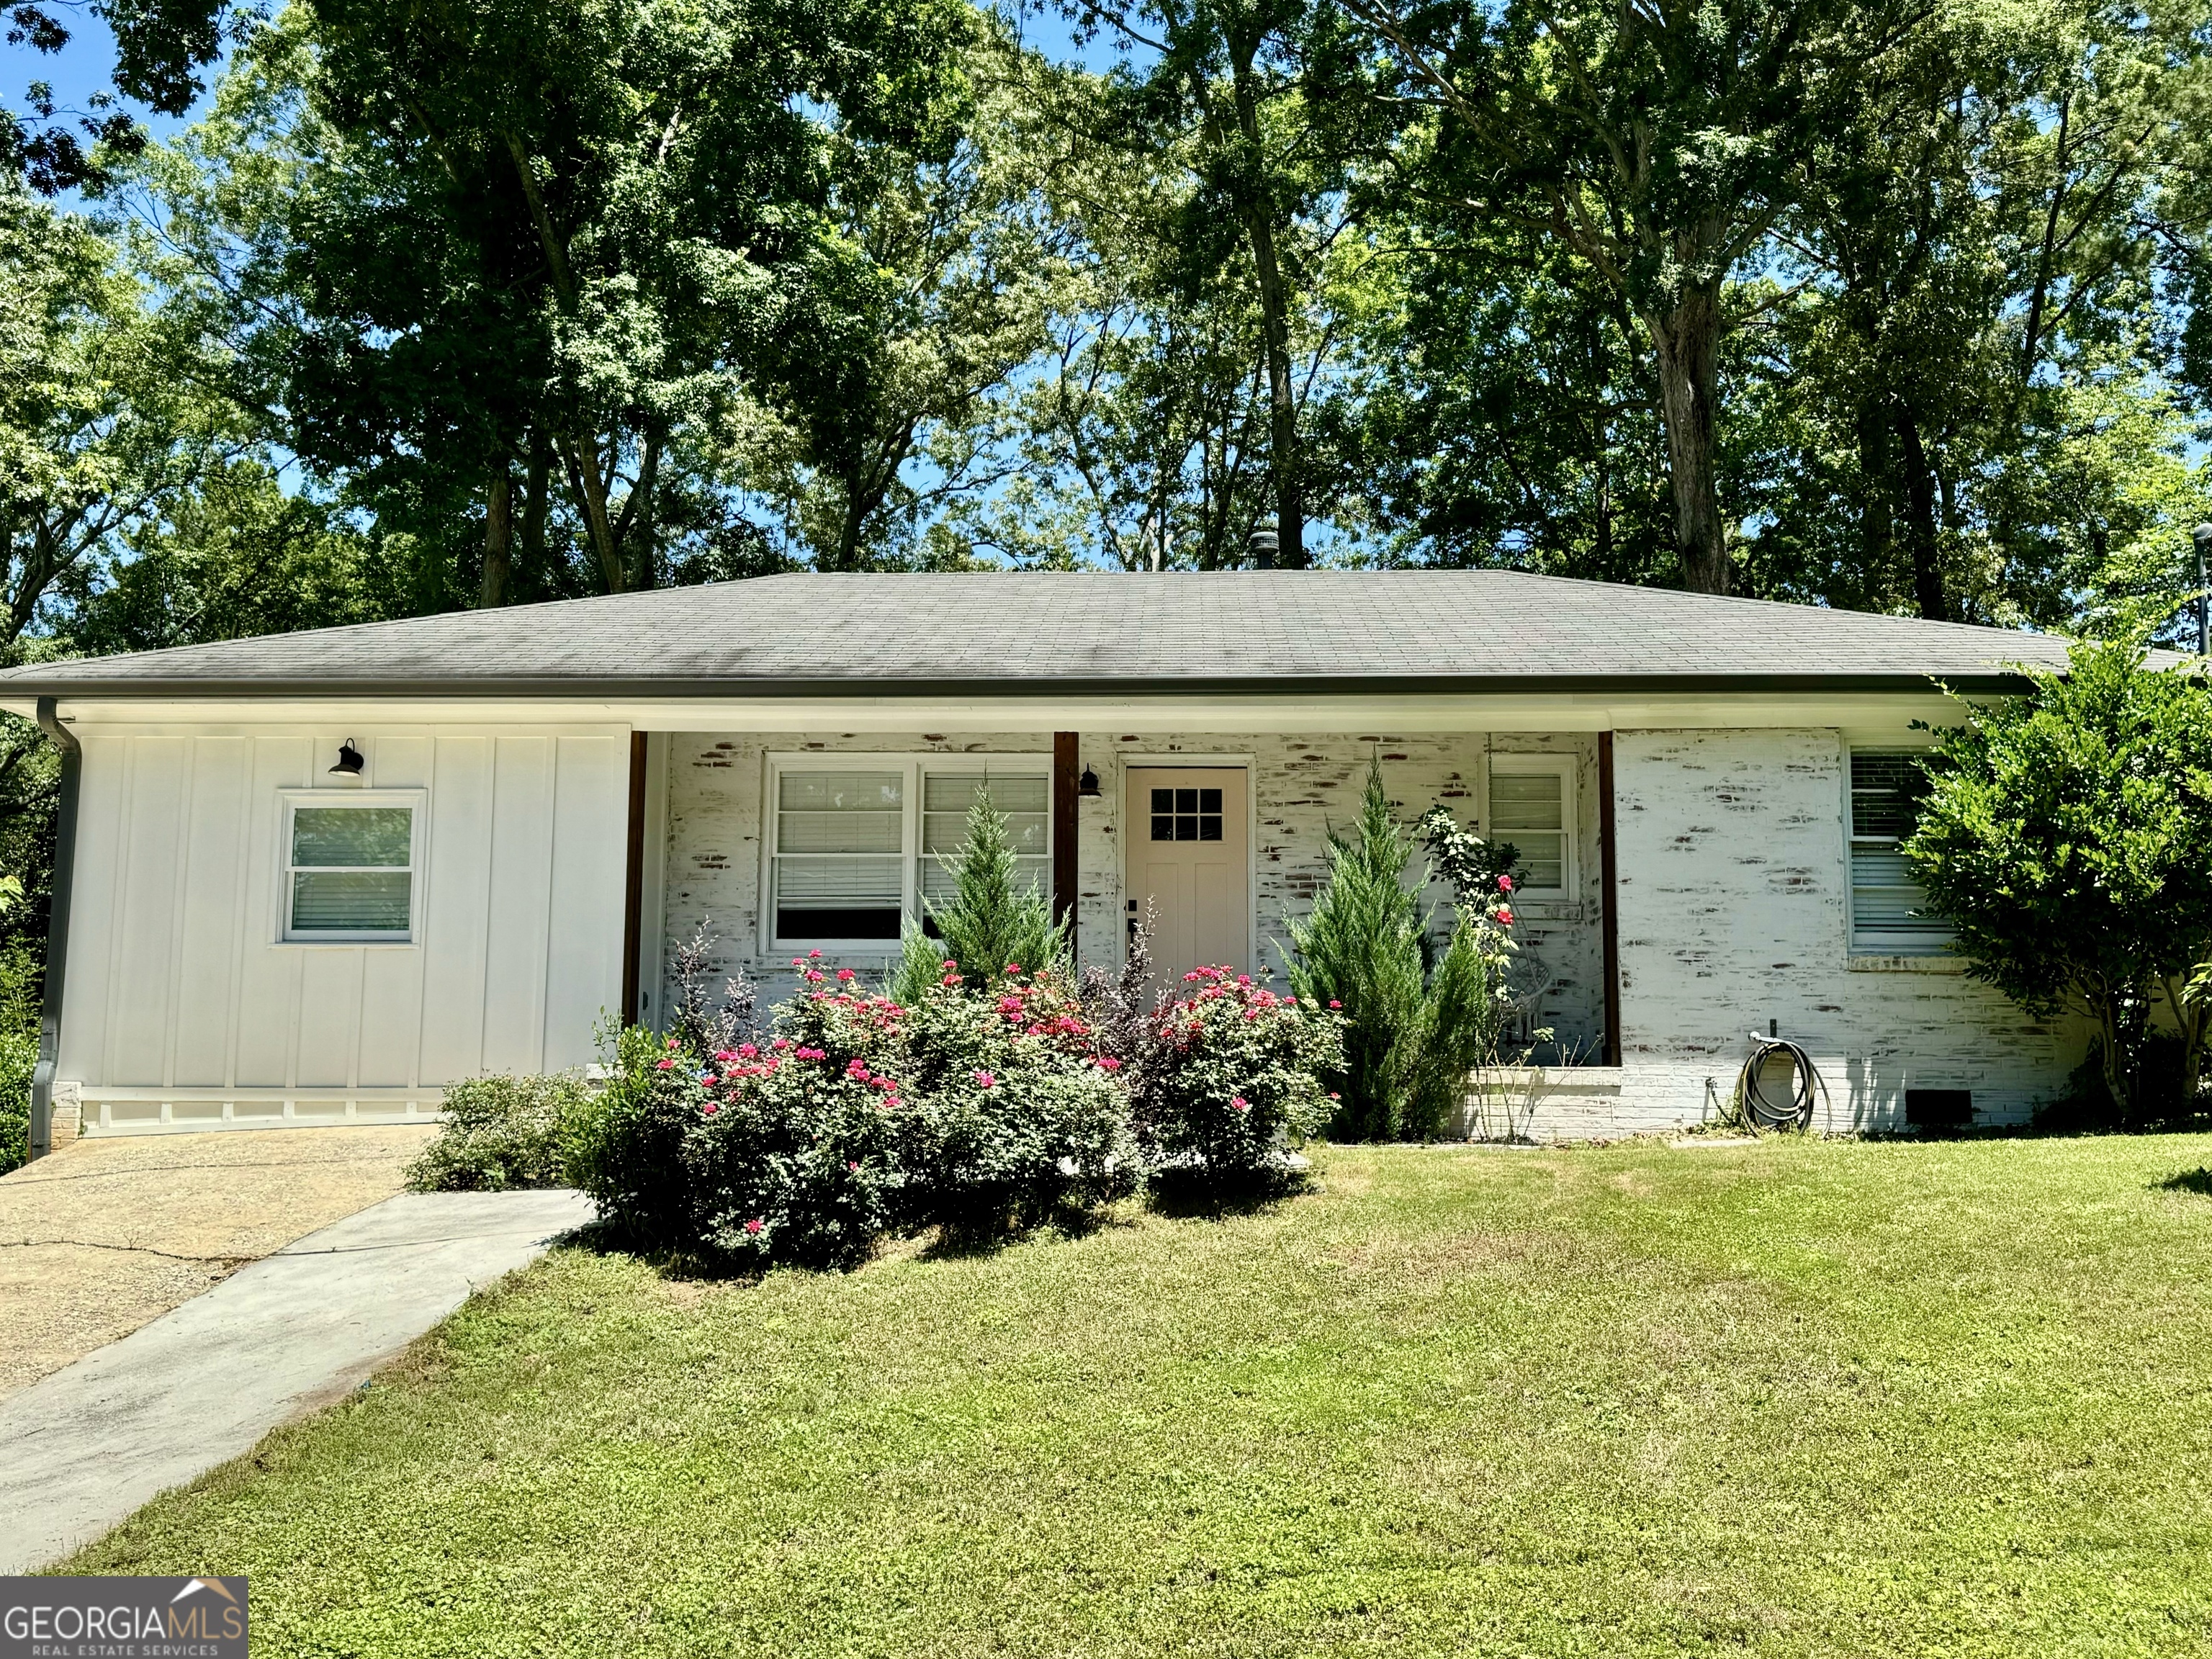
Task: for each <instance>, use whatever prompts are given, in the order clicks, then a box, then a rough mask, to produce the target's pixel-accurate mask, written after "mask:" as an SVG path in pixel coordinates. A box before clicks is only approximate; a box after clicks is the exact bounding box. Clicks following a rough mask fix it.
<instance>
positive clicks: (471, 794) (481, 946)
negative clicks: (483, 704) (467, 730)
mask: <svg viewBox="0 0 2212 1659" xmlns="http://www.w3.org/2000/svg"><path fill="white" fill-rule="evenodd" d="M493 741H494V740H493V739H492V738H474V737H456V738H440V739H439V741H438V753H437V762H436V769H435V773H434V774H433V775H432V781H431V786H430V836H429V856H428V872H427V876H428V881H429V887H428V890H427V891H426V892H425V893H424V895H423V911H424V915H423V922H422V1018H421V1020H420V1022H419V1029H420V1030H421V1032H422V1036H421V1039H420V1044H421V1047H420V1053H421V1055H422V1060H421V1069H422V1076H421V1078H420V1079H418V1080H419V1081H422V1082H432V1081H438V1082H443V1081H446V1080H447V1079H455V1078H465V1077H474V1076H475V1075H476V1074H477V1073H478V1072H480V1071H482V1070H483V1020H484V962H485V941H486V939H487V937H488V933H489V927H490V925H491V923H490V908H491V848H492V841H491V826H492V744H493Z"/></svg>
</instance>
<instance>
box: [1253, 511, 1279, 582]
mask: <svg viewBox="0 0 2212 1659" xmlns="http://www.w3.org/2000/svg"><path fill="white" fill-rule="evenodd" d="M1246 540H1247V544H1248V545H1249V547H1250V548H1251V550H1252V563H1253V565H1254V567H1255V568H1257V569H1261V570H1273V568H1275V556H1276V555H1277V554H1279V553H1280V552H1281V551H1282V550H1283V538H1282V534H1281V532H1279V531H1278V530H1277V529H1276V528H1275V521H1274V520H1273V519H1262V520H1260V522H1259V523H1257V524H1255V525H1254V526H1252V533H1251V535H1250V536H1249V537H1248V538H1246Z"/></svg>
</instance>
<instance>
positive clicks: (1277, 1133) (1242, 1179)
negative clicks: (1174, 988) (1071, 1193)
mask: <svg viewBox="0 0 2212 1659" xmlns="http://www.w3.org/2000/svg"><path fill="white" fill-rule="evenodd" d="M1183 982H1184V985H1185V986H1186V987H1187V991H1186V994H1185V995H1184V996H1183V997H1182V999H1181V1000H1177V1001H1174V1002H1169V1003H1164V1004H1163V1005H1162V1006H1160V1007H1159V1008H1158V1010H1156V1011H1155V1012H1152V1014H1150V1015H1148V1016H1146V1022H1147V1024H1148V1026H1149V1030H1148V1032H1147V1040H1146V1042H1143V1044H1142V1045H1141V1048H1140V1050H1139V1053H1138V1054H1136V1055H1134V1056H1133V1064H1132V1065H1131V1066H1130V1068H1129V1089H1130V1093H1131V1097H1132V1105H1133V1110H1134V1114H1135V1119H1136V1132H1137V1133H1138V1135H1139V1137H1140V1138H1141V1139H1142V1141H1143V1143H1144V1145H1145V1148H1146V1152H1147V1153H1148V1154H1149V1155H1150V1156H1151V1157H1152V1158H1153V1159H1154V1160H1156V1161H1158V1162H1159V1163H1161V1164H1165V1165H1167V1166H1168V1167H1170V1168H1181V1169H1183V1170H1188V1171H1189V1172H1190V1173H1194V1174H1200V1173H1202V1176H1203V1177H1204V1179H1206V1181H1207V1182H1210V1183H1214V1184H1220V1185H1249V1184H1250V1183H1251V1182H1254V1181H1255V1180H1258V1179H1261V1178H1262V1177H1265V1176H1270V1175H1274V1174H1279V1173H1280V1172H1281V1171H1282V1170H1283V1167H1284V1166H1283V1162H1282V1156H1281V1155H1282V1152H1283V1151H1284V1150H1285V1147H1286V1146H1292V1145H1295V1144H1297V1142H1300V1141H1303V1140H1304V1139H1306V1138H1307V1137H1308V1136H1309V1135H1311V1134H1314V1133H1317V1132H1318V1131H1319V1130H1320V1129H1321V1127H1322V1125H1323V1124H1325V1123H1327V1122H1328V1120H1329V1117H1330V1115H1331V1114H1332V1113H1333V1112H1334V1109H1335V1103H1334V1100H1333V1099H1332V1098H1331V1097H1329V1096H1328V1094H1326V1093H1325V1092H1324V1091H1322V1085H1321V1084H1320V1082H1319V1081H1318V1079H1319V1078H1320V1077H1322V1075H1323V1074H1325V1073H1328V1072H1331V1071H1334V1069H1335V1068H1336V1067H1338V1066H1340V1065H1341V1064H1342V1063H1343V1042H1342V1037H1341V1035H1340V1019H1339V1018H1338V1017H1337V1016H1335V1015H1334V1014H1331V1013H1329V1012H1326V1011H1325V1010H1322V1009H1320V1008H1318V1007H1316V1006H1314V1005H1312V1004H1310V1003H1305V1002H1301V1001H1299V1000H1297V999H1296V998H1294V997H1286V996H1280V995H1278V994H1276V993H1275V992H1274V991H1273V990H1271V989H1269V988H1268V987H1267V986H1266V985H1264V984H1260V983H1255V981H1254V980H1253V978H1252V976H1251V975H1249V974H1239V973H1237V972H1235V971H1234V970H1232V969H1228V968H1200V969H1196V970H1195V971H1194V972H1192V973H1188V974H1185V975H1183Z"/></svg>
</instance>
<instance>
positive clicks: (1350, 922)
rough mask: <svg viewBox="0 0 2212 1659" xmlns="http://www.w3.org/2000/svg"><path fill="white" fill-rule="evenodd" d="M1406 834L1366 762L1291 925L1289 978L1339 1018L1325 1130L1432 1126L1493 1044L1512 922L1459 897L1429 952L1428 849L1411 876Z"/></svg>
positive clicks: (1397, 1133) (1412, 1130)
mask: <svg viewBox="0 0 2212 1659" xmlns="http://www.w3.org/2000/svg"><path fill="white" fill-rule="evenodd" d="M1414 853H1415V848H1414V842H1413V837H1412V836H1410V835H1408V834H1407V831H1406V830H1405V829H1403V828H1401V826H1400V824H1399V823H1398V820H1397V817H1396V816H1395V814H1394V813H1393V812H1392V811H1391V810H1390V799H1389V796H1388V795H1387V794H1386V793H1384V792H1383V767H1382V763H1381V761H1380V760H1379V759H1377V760H1373V761H1370V763H1369V764H1368V770H1367V787H1366V791H1365V793H1364V795H1363V796H1362V798H1361V800H1360V806H1359V817H1358V821H1357V822H1356V823H1354V825H1353V826H1352V829H1351V830H1350V831H1349V832H1348V833H1347V832H1340V831H1336V830H1332V831H1331V832H1330V834H1329V838H1328V884H1327V885H1326V886H1324V887H1323V888H1322V891H1321V894H1320V896H1318V897H1317V898H1316V900H1315V901H1314V906H1313V909H1312V911H1311V912H1310V914H1309V915H1307V916H1306V917H1305V918H1304V920H1303V921H1291V922H1290V923H1289V924H1288V927H1289V932H1290V936H1291V990H1292V991H1293V992H1294V993H1295V994H1297V996H1299V997H1301V998H1304V999H1307V1000H1311V1001H1312V1002H1314V1003H1315V1004H1316V1005H1318V1006H1322V1007H1327V1008H1331V1009H1335V1010H1337V1011H1339V1012H1341V1013H1342V1015H1343V1017H1344V1060H1343V1064H1342V1066H1341V1069H1340V1070H1339V1071H1338V1072H1336V1073H1334V1074H1333V1076H1332V1078H1331V1079H1330V1080H1331V1081H1332V1082H1333V1083H1334V1085H1335V1092H1336V1093H1337V1094H1338V1096H1339V1097H1340V1099H1339V1102H1338V1105H1337V1110H1336V1115H1335V1117H1334V1119H1333V1120H1332V1121H1331V1123H1330V1125H1329V1132H1330V1133H1332V1134H1334V1135H1336V1136H1338V1137H1340V1138H1341V1139H1355V1140H1391V1139H1419V1138H1422V1137H1425V1136H1428V1135H1431V1134H1434V1133H1436V1132H1437V1129H1438V1128H1439V1127H1441V1126H1442V1125H1443V1123H1444V1121H1446V1120H1447V1119H1448V1118H1449V1116H1450V1115H1451V1113H1452V1110H1453V1108H1454V1107H1455V1104H1456V1103H1457V1102H1458V1101H1459V1099H1460V1097H1462V1095H1463V1094H1464V1093H1465V1091H1466V1089H1467V1086H1468V1073H1470V1072H1472V1071H1473V1070H1474V1067H1475V1066H1477V1065H1478V1064H1480V1063H1481V1061H1482V1060H1484V1059H1485V1058H1486V1057H1487V1055H1488V1054H1489V1052H1490V1050H1491V1049H1492V1047H1493V1046H1494V1045H1495V1042H1496V1039H1497V1036H1498V1026H1499V1014H1500V1003H1499V993H1500V989H1501V987H1502V975H1501V974H1500V973H1499V972H1498V968H1499V966H1500V965H1501V957H1502V951H1503V948H1504V947H1503V941H1502V939H1487V938H1486V933H1485V930H1486V928H1487V929H1491V930H1498V931H1499V932H1501V933H1502V930H1503V929H1504V928H1506V927H1510V926H1511V925H1512V913H1511V911H1510V909H1508V908H1506V907H1505V905H1504V903H1503V902H1497V903H1493V904H1491V905H1488V906H1486V907H1485V908H1483V909H1481V910H1480V911H1478V910H1476V909H1474V908H1472V907H1468V906H1458V907H1455V909H1454V912H1453V925H1452V932H1451V937H1450V939H1449V942H1448V944H1447V945H1446V946H1445V949H1444V951H1443V955H1442V956H1441V957H1437V956H1436V954H1435V951H1434V949H1433V947H1432V945H1431V943H1430V941H1429V922H1430V915H1429V911H1428V909H1427V908H1426V906H1425V904H1424V903H1423V902H1422V899H1421V890H1422V889H1424V888H1425V887H1426V886H1427V885H1428V884H1429V881H1430V879H1431V870H1430V867H1429V865H1428V864H1427V862H1426V861H1425V860H1424V861H1423V862H1422V863H1421V865H1420V868H1419V878H1418V879H1417V880H1415V881H1413V882H1412V883H1410V884H1409V883H1408V882H1407V878H1406V877H1407V866H1409V865H1410V864H1412V863H1413V858H1414Z"/></svg>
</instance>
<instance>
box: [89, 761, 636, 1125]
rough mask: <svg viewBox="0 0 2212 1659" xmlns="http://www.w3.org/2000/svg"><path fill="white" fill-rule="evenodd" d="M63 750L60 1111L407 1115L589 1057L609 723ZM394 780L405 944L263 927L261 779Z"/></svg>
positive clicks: (100, 1116) (622, 854) (605, 888)
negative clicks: (76, 1088) (344, 753)
mask: <svg viewBox="0 0 2212 1659" xmlns="http://www.w3.org/2000/svg"><path fill="white" fill-rule="evenodd" d="M80 731H81V741H82V744H83V746H84V761H83V773H82V792H83V793H82V798H81V801H82V805H81V811H80V817H79V825H80V828H79V840H78V845H77V859H76V886H75V893H74V902H73V905H72V909H71V914H70V947H69V948H70V954H69V970H68V985H67V997H66V1000H65V1004H64V1019H63V1025H62V1035H61V1054H60V1064H59V1066H58V1077H60V1078H61V1079H67V1080H70V1081H74V1082H76V1083H77V1084H79V1085H81V1088H82V1100H83V1103H84V1118H85V1127H86V1128H87V1130H88V1132H91V1133H99V1132H100V1131H101V1130H108V1131H118V1130H131V1129H159V1128H164V1127H178V1128H182V1127H211V1126H213V1125H215V1124H217V1123H235V1124H240V1125H244V1124H248V1123H253V1124H276V1123H283V1122H320V1121H342V1120H348V1119H353V1120H361V1119H374V1120H385V1121H388V1120H390V1119H393V1118H404V1117H407V1116H410V1115H428V1114H431V1113H435V1110H436V1109H437V1105H438V1100H439V1096H440V1091H441V1087H442V1085H447V1084H450V1083H455V1082H459V1081H461V1080H463V1079H467V1078H471V1077H475V1076H478V1075H480V1074H482V1073H487V1072H501V1071H508V1072H546V1071H556V1070H560V1069H562V1068H564V1067H568V1066H580V1065H582V1064H584V1063H585V1062H586V1061H587V1060H589V1059H590V1058H591V1057H592V1024H593V1022H594V1021H595V1020H596V1019H597V1018H599V1013H600V1012H601V1010H603V1009H611V1008H612V1007H613V1006H615V1005H616V1003H617V1000H619V997H620V994H621V983H622V955H623V872H624V866H625V858H626V826H627V816H626V815H627V810H628V808H627V797H628V781H629V736H628V732H627V730H622V731H616V730H611V729H577V728H573V727H564V728H562V729H560V730H557V731H547V730H539V729H532V728H520V729H512V728H503V729H496V730H493V729H485V730H478V731H467V730H463V731H453V730H450V729H447V728H440V729H438V730H435V731H422V730H420V729H417V730H410V731H392V732H374V731H368V732H282V733H276V732H258V733H245V734H240V733H236V732H191V733H171V732H158V733H149V732H143V731H140V732H104V731H101V730H100V729H99V728H98V727H96V726H95V727H92V728H90V729H85V728H80ZM348 736H351V737H353V738H356V741H357V742H358V743H359V744H360V746H361V749H362V752H363V753H364V754H365V755H366V756H367V757H368V776H367V778H366V779H365V782H366V783H367V784H368V785H369V786H370V787H374V788H378V789H403V788H404V789H419V790H421V791H422V792H424V793H423V799H422V807H421V809H420V810H421V811H422V813H423V814H424V821H423V823H422V834H421V840H420V842H419V846H420V848H421V850H420V852H419V854H418V855H417V856H418V860H419V862H418V865H417V869H416V881H417V882H418V883H419V884H420V886H421V891H420V895H419V909H418V912H417V914H418V915H420V917H421V918H422V921H421V927H420V932H419V934H418V936H417V937H416V939H414V940H413V941H412V942H410V943H408V944H405V945H393V944H379V945H358V944H354V945H349V944H299V943H291V944H286V943H280V942H279V934H280V933H281V931H282V921H283V918H282V911H281V906H282V889H283V856H284V849H283V846H282V844H281V837H282V835H283V791H286V790H291V789H302V788H315V789H319V788H323V787H328V786H329V785H330V784H331V779H330V777H329V776H328V768H329V766H330V764H331V758H332V757H334V756H335V755H336V754H337V747H338V744H339V742H340V740H341V739H342V738H345V737H348Z"/></svg>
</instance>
